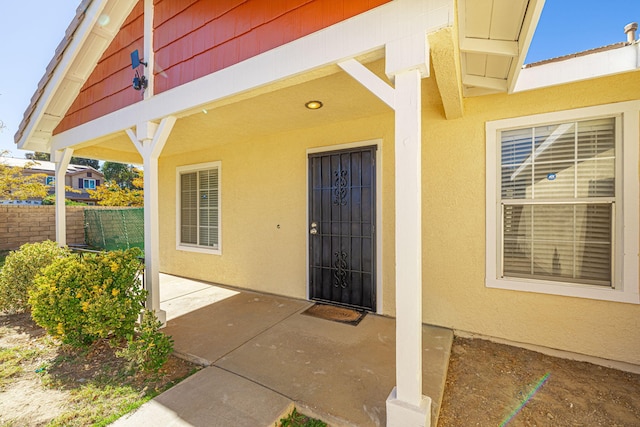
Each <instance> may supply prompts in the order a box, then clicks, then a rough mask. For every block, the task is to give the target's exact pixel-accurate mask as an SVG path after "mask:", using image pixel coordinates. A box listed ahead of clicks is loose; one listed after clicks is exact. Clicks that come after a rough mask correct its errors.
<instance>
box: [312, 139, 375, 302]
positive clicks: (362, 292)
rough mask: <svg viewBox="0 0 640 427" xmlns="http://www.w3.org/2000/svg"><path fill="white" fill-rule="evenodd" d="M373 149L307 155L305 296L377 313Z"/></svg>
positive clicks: (360, 148)
mask: <svg viewBox="0 0 640 427" xmlns="http://www.w3.org/2000/svg"><path fill="white" fill-rule="evenodd" d="M375 158H376V147H375V146H373V147H365V148H362V147H359V148H354V149H349V150H342V151H332V152H326V153H317V154H310V155H309V233H310V236H309V264H310V265H309V274H310V278H309V286H310V290H309V295H310V298H311V299H313V300H318V301H324V302H329V303H333V304H339V305H346V306H350V307H354V308H359V309H365V310H371V311H375V307H376V294H375V290H376V277H375V259H376V254H375V252H376V250H375V249H376V239H375V213H376V203H375V195H376V174H375V171H376V166H375Z"/></svg>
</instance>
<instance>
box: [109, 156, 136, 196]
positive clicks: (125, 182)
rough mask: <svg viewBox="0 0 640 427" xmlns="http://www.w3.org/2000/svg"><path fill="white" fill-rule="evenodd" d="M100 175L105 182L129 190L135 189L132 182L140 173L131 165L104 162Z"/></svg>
mask: <svg viewBox="0 0 640 427" xmlns="http://www.w3.org/2000/svg"><path fill="white" fill-rule="evenodd" d="M102 173H103V174H104V179H105V181H107V182H110V183H115V184H118V186H119V187H120V188H128V189H130V190H132V189H134V188H135V185H134V184H133V180H134V179H135V178H137V177H138V176H139V175H140V171H139V170H138V169H136V168H135V167H134V166H133V165H125V164H124V163H115V162H104V163H103V165H102Z"/></svg>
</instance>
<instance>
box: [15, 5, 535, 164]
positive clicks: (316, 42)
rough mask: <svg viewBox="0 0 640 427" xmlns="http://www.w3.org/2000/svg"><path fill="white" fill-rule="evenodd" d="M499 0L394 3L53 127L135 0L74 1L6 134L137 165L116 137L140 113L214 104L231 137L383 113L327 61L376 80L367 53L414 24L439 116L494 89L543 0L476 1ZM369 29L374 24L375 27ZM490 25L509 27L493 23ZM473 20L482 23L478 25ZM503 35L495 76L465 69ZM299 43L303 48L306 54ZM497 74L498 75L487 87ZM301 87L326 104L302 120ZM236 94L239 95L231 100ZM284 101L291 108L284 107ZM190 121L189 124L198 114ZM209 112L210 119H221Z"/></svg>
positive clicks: (516, 60) (456, 112)
mask: <svg viewBox="0 0 640 427" xmlns="http://www.w3.org/2000/svg"><path fill="white" fill-rule="evenodd" d="M477 3H478V4H482V5H483V7H479V6H478V5H477ZM511 3H512V1H511V0H477V1H476V0H474V1H470V0H457V4H456V0H431V1H426V2H425V1H420V0H396V1H393V2H390V3H387V4H385V5H383V6H380V7H378V8H375V9H373V10H371V11H369V12H367V13H365V14H362V15H359V16H356V17H354V18H352V19H350V20H347V21H344V22H341V23H339V24H336V25H334V26H332V27H329V28H325V29H324V30H321V31H318V32H316V33H313V34H311V35H309V36H306V37H304V38H302V39H298V40H296V41H294V42H291V43H288V44H287V45H284V46H281V47H279V48H276V49H273V50H271V51H268V52H265V53H264V54H261V55H258V56H255V57H252V58H250V59H248V60H245V61H243V62H241V63H239V64H236V65H234V66H231V67H229V68H226V69H223V70H221V71H218V72H216V73H213V74H210V75H208V76H205V77H202V78H200V79H197V80H194V81H192V82H189V83H187V84H184V85H182V86H179V87H177V88H174V89H172V90H169V91H167V92H164V93H161V94H159V95H156V96H153V97H150V98H149V99H146V100H144V101H140V102H138V103H136V104H133V105H130V106H128V107H125V108H123V109H121V110H118V111H115V112H113V113H110V114H108V115H106V116H103V117H101V118H98V119H96V120H93V121H91V122H89V123H86V124H83V125H80V126H77V127H76V128H73V129H70V130H68V131H65V132H63V133H61V134H58V135H53V132H54V129H55V128H56V126H57V125H58V124H59V123H60V121H61V120H62V118H63V117H64V115H65V113H66V111H67V110H68V108H69V107H70V106H71V104H72V102H73V101H74V99H75V98H76V97H77V95H78V93H79V91H80V89H81V87H82V85H83V84H84V82H85V81H86V80H87V78H88V77H89V75H90V74H91V72H92V70H93V68H94V67H95V65H96V63H97V61H98V60H99V58H100V57H101V55H102V54H103V52H104V51H105V50H106V49H107V47H108V46H109V44H110V43H111V41H112V40H113V38H114V37H115V35H116V34H117V32H118V29H119V28H120V26H121V25H122V23H123V22H124V21H125V19H126V18H127V16H128V14H129V13H130V12H131V10H132V9H133V7H134V6H135V4H136V1H135V0H84V1H83V2H82V3H81V5H80V6H79V8H78V12H77V15H76V18H75V19H74V21H73V23H72V24H71V26H70V27H69V29H68V30H67V34H66V37H65V40H63V42H62V43H61V44H60V46H59V48H58V50H57V51H56V55H55V57H54V58H53V60H52V61H51V64H50V65H49V67H48V68H47V72H46V74H45V76H44V77H43V79H42V80H41V82H40V84H39V85H38V90H37V92H36V94H35V95H34V97H33V98H32V102H31V105H30V106H29V108H28V109H27V111H26V112H25V116H24V119H23V121H22V123H21V125H20V128H19V131H18V132H17V133H16V136H15V140H16V143H17V144H18V148H20V149H25V150H34V151H43V152H50V151H55V150H61V149H64V148H67V147H73V148H74V150H76V154H77V155H84V156H87V157H91V158H100V159H103V160H119V161H126V162H140V157H139V155H138V153H137V152H136V150H135V149H134V147H132V146H131V144H130V141H129V138H128V137H127V136H126V134H125V131H126V129H131V128H133V127H134V126H135V125H136V123H140V122H144V121H156V122H157V121H159V120H160V119H161V118H163V117H167V116H169V115H173V116H176V117H178V118H184V117H187V116H192V115H196V114H199V113H201V112H202V111H205V110H206V111H210V110H211V109H221V108H222V107H225V109H224V110H222V109H221V110H220V112H221V114H223V115H224V117H223V118H224V123H225V125H224V129H221V128H218V132H219V133H222V132H224V131H231V133H229V135H237V133H238V132H239V131H238V130H237V129H243V132H244V133H245V135H246V133H247V132H250V130H251V129H255V131H256V132H258V131H260V132H265V131H269V130H271V129H272V131H283V130H290V129H293V128H300V127H305V126H320V125H321V124H322V122H323V120H324V121H326V120H337V119H338V118H339V119H341V120H348V119H357V118H358V117H360V116H362V115H363V114H368V115H373V114H379V113H383V112H385V111H389V110H388V109H386V107H385V106H384V105H382V103H380V101H379V100H377V99H374V97H373V96H372V95H371V94H370V93H368V92H367V91H366V90H363V89H362V88H359V87H357V85H355V84H354V83H353V81H351V80H350V79H349V78H348V76H346V75H345V74H344V73H342V72H341V71H340V69H339V67H338V66H337V65H336V64H337V63H338V62H340V61H343V60H345V59H348V58H356V59H358V60H359V61H361V62H363V63H369V64H371V65H370V67H371V68H373V69H374V71H377V72H378V74H379V75H380V76H381V77H385V76H384V70H382V69H379V70H376V67H377V65H376V64H377V63H376V60H379V59H381V58H382V57H383V56H384V46H385V45H387V44H388V43H390V42H393V41H397V40H401V39H403V38H408V37H411V36H413V35H414V34H416V33H422V34H428V35H429V43H430V46H431V54H432V57H433V58H432V64H433V69H434V73H435V77H436V82H437V90H438V91H439V92H440V97H439V99H437V100H435V101H434V100H431V99H429V100H426V101H427V102H429V103H432V102H438V103H441V104H442V105H443V109H444V115H445V116H446V117H448V118H455V117H460V116H461V115H462V105H463V103H462V98H463V96H471V95H479V94H484V93H494V92H496V91H497V90H499V89H500V90H501V89H503V90H504V91H506V90H508V88H509V87H510V86H512V83H513V82H514V81H515V78H516V77H517V70H518V68H519V67H520V66H521V64H522V62H523V61H524V55H525V53H526V48H527V47H528V44H529V42H530V40H531V36H532V34H533V30H534V28H535V25H536V24H537V20H538V17H539V12H540V9H541V8H542V4H543V3H544V1H543V0H514V1H513V3H517V4H518V5H519V6H518V8H519V9H518V8H516V9H518V10H519V13H518V14H510V13H498V12H495V13H493V12H492V13H490V14H487V13H485V9H484V7H486V8H488V9H490V10H492V11H493V10H496V11H497V10H500V8H503V7H506V6H505V4H509V5H511ZM456 7H457V10H458V14H457V16H456V12H455V11H456ZM512 9H513V6H509V8H508V10H509V11H511V10H512ZM105 16H108V17H109V20H106V19H105V18H104V17H105ZM371 28H375V31H372V30H371ZM499 28H508V29H510V30H500V31H498V30H497V29H499ZM478 29H489V30H488V33H487V34H484V33H481V32H479V30H478ZM516 29H517V30H516ZM509 31H510V32H509ZM506 33H509V34H508V36H509V38H510V41H511V43H510V44H509V43H506V44H509V45H510V46H514V44H513V43H515V44H517V45H518V49H517V54H516V55H514V56H508V57H509V58H510V61H509V64H508V66H507V67H506V68H504V69H503V71H502V75H501V77H497V76H494V75H493V74H490V73H486V72H485V73H484V74H482V73H481V74H482V75H479V74H473V72H474V70H475V69H476V68H477V67H476V65H474V64H476V63H477V59H478V55H480V56H483V58H485V63H486V64H487V69H490V67H489V64H491V63H492V61H493V58H494V57H500V58H501V57H504V56H505V55H504V52H496V48H495V46H497V45H500V44H501V42H499V41H498V39H497V38H496V37H503V38H504V37H506V36H505V35H504V34H506ZM485 36H486V38H485V39H482V37H485ZM502 44H505V43H502ZM483 49H484V50H483ZM310 51H312V52H314V55H310V54H309V52H310ZM482 52H484V53H482ZM452 71H453V72H452ZM498 78H501V79H502V81H503V82H502V83H500V84H499V85H496V84H495V81H496V79H498ZM323 79H324V80H323ZM347 81H348V82H349V84H350V89H349V90H350V92H351V93H350V94H349V95H350V96H349V99H350V100H351V101H350V102H347V100H345V98H347V97H346V96H344V95H345V93H344V90H345V88H346V86H347V83H346V82H347ZM488 82H493V83H488ZM341 83H343V84H342V85H341ZM472 83H475V84H476V85H475V86H474V85H473V84H472ZM300 85H306V86H305V90H304V91H299V90H292V88H293V87H300ZM482 85H484V86H482ZM487 86H489V87H487ZM497 86H499V88H498V87H497ZM334 88H338V89H334ZM313 93H316V94H317V97H322V98H323V99H325V100H329V101H328V102H325V104H330V105H333V106H335V107H336V108H333V109H332V110H331V111H328V110H329V109H325V110H324V111H320V112H318V113H320V114H315V115H313V117H312V116H311V115H309V114H307V113H308V112H307V111H303V112H300V111H299V109H298V108H297V107H298V106H299V105H300V102H302V103H304V102H305V101H308V100H309V99H306V97H307V96H308V95H311V94H313ZM299 94H304V95H303V96H304V97H303V98H300V99H298V98H299V96H300V95H299ZM248 100H251V102H250V103H249V102H242V101H248ZM274 102H277V103H278V108H277V109H274V108H273V103H274ZM233 104H238V105H240V104H241V105H242V107H241V108H234V107H232V105H233ZM294 105H295V106H296V108H293V106H294ZM354 106H358V108H353V107H354ZM241 110H245V112H242V111H241ZM274 110H275V111H274ZM246 111H249V114H247V113H246ZM253 111H259V112H260V114H259V115H258V116H259V117H261V118H260V119H256V117H257V116H256V115H255V114H254V115H252V114H251V112H253ZM305 114H306V115H305ZM247 117H252V121H251V123H247ZM210 118H211V116H209V119H210ZM193 120H194V121H195V122H196V123H195V124H196V125H197V123H198V122H201V121H203V120H204V118H202V117H200V118H194V119H193ZM216 121H217V123H219V124H220V123H222V120H216ZM207 126H209V127H210V125H207ZM178 127H180V124H178ZM184 127H185V129H184V130H185V132H186V133H187V134H188V133H189V132H190V131H191V130H193V129H197V126H195V127H192V126H184ZM267 128H270V129H267ZM233 129H236V130H235V131H232V130H233ZM234 132H235V133H234ZM239 136H242V135H239ZM88 147H92V148H91V149H89V148H88Z"/></svg>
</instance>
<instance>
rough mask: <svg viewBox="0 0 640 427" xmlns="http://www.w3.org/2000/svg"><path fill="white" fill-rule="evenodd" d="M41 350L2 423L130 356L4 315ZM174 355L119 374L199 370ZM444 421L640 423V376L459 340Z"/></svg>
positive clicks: (12, 340)
mask: <svg viewBox="0 0 640 427" xmlns="http://www.w3.org/2000/svg"><path fill="white" fill-rule="evenodd" d="M17 346H20V347H21V348H26V349H31V350H33V353H34V354H35V355H36V356H34V357H33V358H31V359H29V360H28V362H27V363H26V364H25V365H24V366H22V368H23V369H22V372H21V373H19V374H16V375H14V376H12V377H10V378H9V379H8V380H5V382H4V383H3V382H2V378H0V426H2V427H6V426H11V427H16V426H44V425H47V424H48V423H50V422H51V420H53V419H54V418H56V417H57V416H59V415H60V414H62V413H63V412H65V411H66V410H68V408H69V407H70V406H71V405H73V404H74V399H75V398H74V395H73V391H74V390H77V389H78V388H79V387H81V386H82V384H85V383H86V382H89V381H91V380H92V378H94V377H96V376H99V375H103V374H104V372H105V370H106V371H107V372H114V373H115V372H120V371H121V368H122V363H124V362H123V360H122V359H120V358H118V357H116V356H115V354H114V352H113V350H111V349H110V347H109V346H108V345H107V344H106V343H102V344H99V345H97V346H94V347H92V348H91V349H90V351H88V352H85V353H83V354H75V353H70V352H65V351H64V350H63V349H62V348H61V347H59V346H57V345H54V344H53V343H51V341H50V339H49V338H47V337H46V336H45V334H44V331H43V330H42V329H41V328H39V327H38V326H37V325H35V324H34V323H33V321H32V320H31V318H30V317H29V315H28V314H19V315H10V316H9V315H2V314H0V350H2V349H7V348H12V347H17ZM193 369H194V365H192V364H190V363H188V362H185V361H184V360H181V359H178V358H173V357H172V358H171V359H170V360H169V362H168V363H167V364H166V365H165V367H164V368H163V370H162V372H161V375H160V376H158V377H157V378H155V379H150V378H149V377H145V376H143V375H137V376H134V377H131V378H129V377H118V381H120V380H121V381H123V382H128V383H130V384H133V385H134V386H136V387H137V389H138V390H139V391H140V395H141V396H143V395H145V394H146V393H151V392H153V391H154V390H155V391H160V390H163V389H164V388H166V387H169V386H170V385H171V384H172V383H173V382H175V381H179V380H180V379H182V378H184V377H185V376H187V375H188V374H189V373H191V372H193ZM438 425H439V426H440V427H453V426H465V427H466V426H506V425H508V426H554V427H555V426H608V427H621V426H640V375H635V374H631V373H627V372H622V371H618V370H615V369H609V368H604V367H601V366H597V365H593V364H590V363H585V362H576V361H571V360H566V359H559V358H555V357H551V356H546V355H543V354H540V353H537V352H533V351H529V350H525V349H521V348H517V347H511V346H507V345H502V344H496V343H492V342H488V341H484V340H479V339H463V338H456V339H455V340H454V344H453V348H452V354H451V360H450V363H449V371H448V377H447V383H446V388H445V394H444V400H443V403H442V407H441V410H440V418H439V422H438Z"/></svg>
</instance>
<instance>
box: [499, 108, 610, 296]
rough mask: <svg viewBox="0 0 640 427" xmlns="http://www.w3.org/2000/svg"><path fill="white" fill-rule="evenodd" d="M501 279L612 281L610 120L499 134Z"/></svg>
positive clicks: (588, 121)
mask: <svg viewBox="0 0 640 427" xmlns="http://www.w3.org/2000/svg"><path fill="white" fill-rule="evenodd" d="M501 166H502V167H501V189H500V194H501V205H502V233H503V234H502V277H522V278H533V279H543V280H553V281H560V282H569V283H585V284H594V285H604V286H611V283H612V258H613V252H612V251H613V235H614V232H613V218H614V216H615V215H614V214H615V202H616V199H615V196H616V193H615V172H616V171H615V119H614V118H605V119H596V120H586V121H579V122H570V123H562V124H555V125H549V126H540V127H535V128H526V129H514V130H509V131H503V132H502V133H501Z"/></svg>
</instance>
